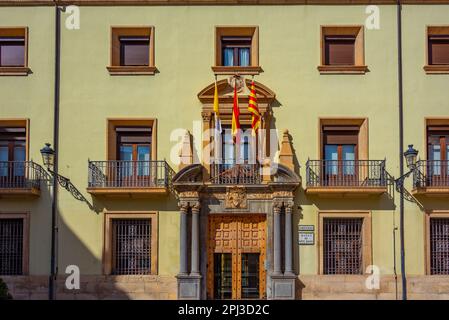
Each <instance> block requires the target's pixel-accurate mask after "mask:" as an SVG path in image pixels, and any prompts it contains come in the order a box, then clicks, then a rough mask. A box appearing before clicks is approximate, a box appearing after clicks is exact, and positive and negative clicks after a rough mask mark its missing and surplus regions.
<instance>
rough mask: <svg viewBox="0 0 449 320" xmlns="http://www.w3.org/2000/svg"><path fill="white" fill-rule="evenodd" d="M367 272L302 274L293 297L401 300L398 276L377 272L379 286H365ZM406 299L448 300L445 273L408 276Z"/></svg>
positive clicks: (400, 286) (448, 282) (448, 284)
mask: <svg viewBox="0 0 449 320" xmlns="http://www.w3.org/2000/svg"><path fill="white" fill-rule="evenodd" d="M367 277H368V275H366V276H365V275H363V276H358V275H357V276H356V275H335V276H333V275H303V276H299V277H298V283H297V286H296V288H297V289H296V293H297V297H296V299H304V300H312V299H313V300H396V299H397V300H401V299H402V284H401V276H400V275H398V278H397V280H395V277H394V276H392V275H384V276H382V275H381V276H380V283H379V288H378V289H377V288H373V289H368V288H367V287H366V284H365V282H366V280H367ZM407 298H408V299H409V300H435V299H440V300H449V277H448V276H407Z"/></svg>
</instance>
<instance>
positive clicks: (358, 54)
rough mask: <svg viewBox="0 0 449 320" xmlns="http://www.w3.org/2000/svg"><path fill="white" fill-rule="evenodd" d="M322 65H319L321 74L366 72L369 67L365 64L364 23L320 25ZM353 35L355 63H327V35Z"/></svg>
mask: <svg viewBox="0 0 449 320" xmlns="http://www.w3.org/2000/svg"><path fill="white" fill-rule="evenodd" d="M320 33H321V35H320V52H321V53H320V65H319V66H318V67H317V69H318V71H319V72H320V74H365V73H366V72H367V71H368V67H367V66H366V65H365V48H364V46H365V43H364V42H365V36H364V26H363V25H339V26H331V25H322V26H320ZM328 36H351V37H355V44H354V65H326V60H327V59H326V40H325V39H326V37H328Z"/></svg>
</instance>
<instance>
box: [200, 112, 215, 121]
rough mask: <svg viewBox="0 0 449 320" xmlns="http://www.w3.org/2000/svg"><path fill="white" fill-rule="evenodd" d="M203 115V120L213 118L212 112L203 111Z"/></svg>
mask: <svg viewBox="0 0 449 320" xmlns="http://www.w3.org/2000/svg"><path fill="white" fill-rule="evenodd" d="M201 117H202V118H203V121H210V119H211V118H212V113H210V112H206V111H203V112H201Z"/></svg>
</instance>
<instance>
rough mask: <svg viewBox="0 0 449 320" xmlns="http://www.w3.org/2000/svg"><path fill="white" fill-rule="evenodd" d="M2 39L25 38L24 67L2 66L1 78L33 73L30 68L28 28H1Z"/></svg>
mask: <svg viewBox="0 0 449 320" xmlns="http://www.w3.org/2000/svg"><path fill="white" fill-rule="evenodd" d="M0 37H23V38H24V61H23V66H0V76H27V75H28V74H29V73H30V72H31V70H30V68H29V67H28V27H23V26H22V27H0Z"/></svg>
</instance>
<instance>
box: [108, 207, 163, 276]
mask: <svg viewBox="0 0 449 320" xmlns="http://www.w3.org/2000/svg"><path fill="white" fill-rule="evenodd" d="M158 218H159V213H158V211H145V212H142V211H120V212H116V211H106V212H105V213H104V242H103V274H104V275H112V276H125V277H134V276H135V277H142V276H148V275H113V274H112V270H113V265H112V264H113V257H114V253H113V252H112V250H113V245H112V240H113V239H112V238H113V225H112V220H114V219H150V220H151V257H150V259H151V273H150V274H149V275H158V274H159V270H158V257H159V250H158V242H159V241H158V239H159V233H158V226H159V224H158Z"/></svg>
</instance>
